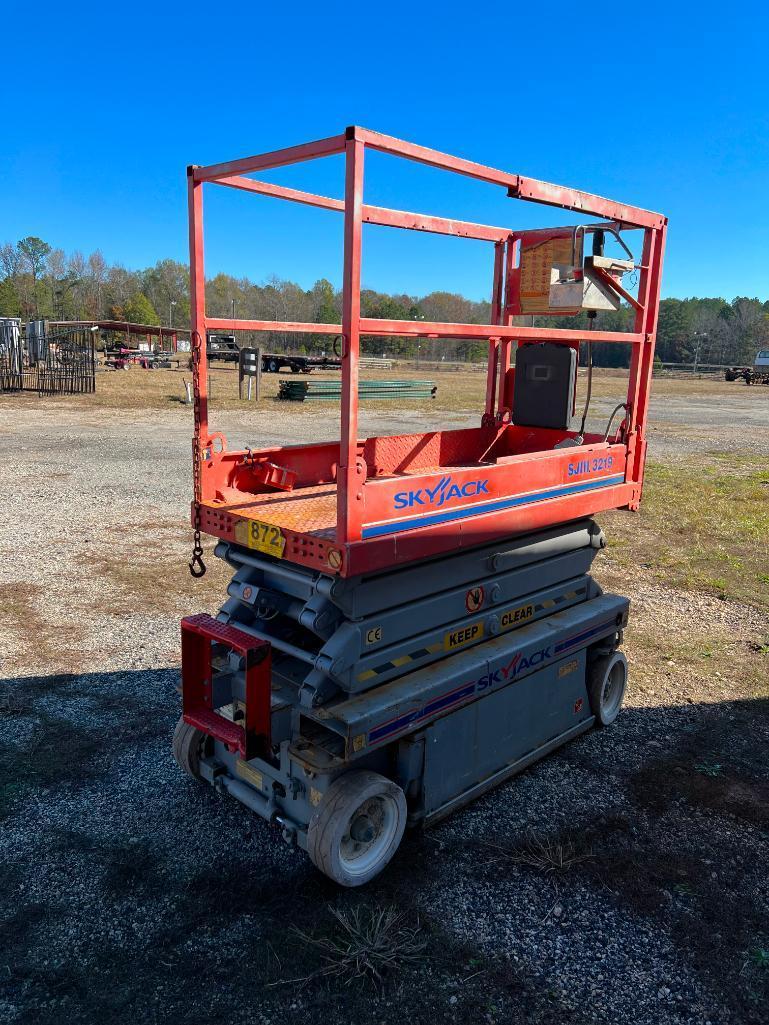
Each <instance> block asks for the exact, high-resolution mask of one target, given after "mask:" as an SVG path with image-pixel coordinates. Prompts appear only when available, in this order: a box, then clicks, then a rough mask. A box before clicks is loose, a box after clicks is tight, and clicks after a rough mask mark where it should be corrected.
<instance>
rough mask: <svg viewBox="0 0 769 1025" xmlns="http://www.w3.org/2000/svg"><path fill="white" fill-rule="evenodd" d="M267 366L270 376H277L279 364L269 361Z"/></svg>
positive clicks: (272, 360) (274, 360)
mask: <svg viewBox="0 0 769 1025" xmlns="http://www.w3.org/2000/svg"><path fill="white" fill-rule="evenodd" d="M267 366H268V367H269V370H270V373H271V374H277V373H278V371H279V370H280V363H278V361H277V360H276V359H271V360H270V362H269V363H268V364H267Z"/></svg>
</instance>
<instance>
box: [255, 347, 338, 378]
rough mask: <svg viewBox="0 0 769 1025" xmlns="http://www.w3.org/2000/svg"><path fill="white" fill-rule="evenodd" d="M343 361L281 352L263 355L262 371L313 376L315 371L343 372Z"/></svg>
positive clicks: (328, 357)
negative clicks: (289, 372)
mask: <svg viewBox="0 0 769 1025" xmlns="http://www.w3.org/2000/svg"><path fill="white" fill-rule="evenodd" d="M341 368H342V361H341V360H340V359H334V358H333V357H331V356H294V355H291V354H286V353H280V352H265V353H264V354H263V355H262V370H264V372H265V373H268V374H279V373H280V371H281V370H290V371H291V373H292V374H311V373H312V371H313V370H341Z"/></svg>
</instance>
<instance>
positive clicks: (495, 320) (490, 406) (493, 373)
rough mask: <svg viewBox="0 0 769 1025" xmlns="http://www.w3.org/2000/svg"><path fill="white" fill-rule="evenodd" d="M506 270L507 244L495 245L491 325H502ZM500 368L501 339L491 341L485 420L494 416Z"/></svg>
mask: <svg viewBox="0 0 769 1025" xmlns="http://www.w3.org/2000/svg"><path fill="white" fill-rule="evenodd" d="M504 268H505V244H504V242H495V243H494V277H493V280H492V286H491V323H492V324H501V323H502V282H503V277H504ZM498 368H499V339H498V338H490V339H489V365H488V368H487V370H486V409H485V411H484V420H485V421H487V422H488V421H489V420H490V418H491V417H493V416H494V395H495V392H496V383H497V373H498Z"/></svg>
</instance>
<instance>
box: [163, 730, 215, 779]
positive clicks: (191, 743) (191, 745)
mask: <svg viewBox="0 0 769 1025" xmlns="http://www.w3.org/2000/svg"><path fill="white" fill-rule="evenodd" d="M207 740H208V737H207V736H206V735H205V733H202V732H201V731H200V730H196V729H195V727H194V726H190V725H189V723H186V722H185V721H184V717H183V716H180V717H179V721H178V722H177V724H176V728H175V729H174V739H173V742H172V746H171V750H172V751H173V755H174V759H175V761H176V764H177V765H178V766H179V768H180V769H183V770H184V771H185V772H186V773H187V775H188V776H192V778H193V779H202V778H203V777H202V776H201V775H200V759H201V758H202V757H203V755H204V754H205V748H206V742H207Z"/></svg>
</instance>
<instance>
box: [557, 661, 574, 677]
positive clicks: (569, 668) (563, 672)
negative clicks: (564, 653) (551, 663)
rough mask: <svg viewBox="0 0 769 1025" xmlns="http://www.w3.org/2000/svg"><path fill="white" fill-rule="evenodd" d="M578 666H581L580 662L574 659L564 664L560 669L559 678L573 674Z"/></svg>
mask: <svg viewBox="0 0 769 1025" xmlns="http://www.w3.org/2000/svg"><path fill="white" fill-rule="evenodd" d="M578 665H579V662H578V661H577V659H576V658H573V659H572V660H571V662H564V664H563V665H562V666H560V667H559V669H558V675H559V676H568V675H569V673H573V672H574V670H575V669H576V668H577V666H578Z"/></svg>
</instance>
